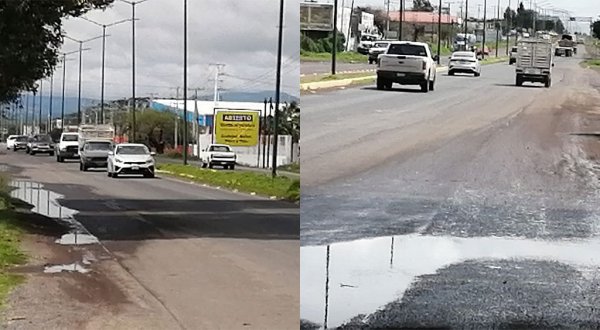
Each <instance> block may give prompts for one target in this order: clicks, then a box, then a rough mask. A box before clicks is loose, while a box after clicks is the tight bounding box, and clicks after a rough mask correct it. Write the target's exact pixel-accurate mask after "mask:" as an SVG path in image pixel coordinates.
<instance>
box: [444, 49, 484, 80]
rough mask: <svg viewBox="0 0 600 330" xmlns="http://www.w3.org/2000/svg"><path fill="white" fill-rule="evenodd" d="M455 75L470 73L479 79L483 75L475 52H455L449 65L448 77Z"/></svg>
mask: <svg viewBox="0 0 600 330" xmlns="http://www.w3.org/2000/svg"><path fill="white" fill-rule="evenodd" d="M455 73H470V74H473V75H475V77H479V76H480V75H481V64H480V63H479V59H478V58H477V55H476V54H475V52H455V53H453V54H452V56H451V57H450V63H448V75H449V76H453V75H454V74H455Z"/></svg>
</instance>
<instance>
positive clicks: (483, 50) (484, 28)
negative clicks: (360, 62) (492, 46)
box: [481, 0, 487, 59]
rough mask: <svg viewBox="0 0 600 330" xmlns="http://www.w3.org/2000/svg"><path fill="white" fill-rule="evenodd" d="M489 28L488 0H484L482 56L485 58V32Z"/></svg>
mask: <svg viewBox="0 0 600 330" xmlns="http://www.w3.org/2000/svg"><path fill="white" fill-rule="evenodd" d="M486 28H487V0H483V40H482V43H483V47H481V58H482V59H485V34H486V31H487V30H486Z"/></svg>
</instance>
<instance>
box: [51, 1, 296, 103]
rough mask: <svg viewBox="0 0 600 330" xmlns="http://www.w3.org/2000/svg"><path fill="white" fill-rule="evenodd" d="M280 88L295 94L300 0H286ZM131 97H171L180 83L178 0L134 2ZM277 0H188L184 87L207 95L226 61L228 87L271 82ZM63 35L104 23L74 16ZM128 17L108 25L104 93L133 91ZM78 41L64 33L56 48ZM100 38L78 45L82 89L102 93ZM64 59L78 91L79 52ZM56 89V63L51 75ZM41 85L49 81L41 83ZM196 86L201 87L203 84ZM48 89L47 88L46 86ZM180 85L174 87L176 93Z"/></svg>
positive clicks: (127, 13) (113, 16)
mask: <svg viewBox="0 0 600 330" xmlns="http://www.w3.org/2000/svg"><path fill="white" fill-rule="evenodd" d="M284 6H285V16H284V24H283V25H284V36H283V44H284V46H283V60H282V91H284V92H287V93H289V94H292V95H294V96H298V95H299V74H300V63H299V61H300V56H299V38H300V37H299V28H298V22H299V2H298V1H290V0H287V1H286V2H285V5H284ZM131 9H132V8H131V5H129V4H127V3H124V2H121V1H120V0H116V1H115V3H114V4H113V5H112V6H111V7H109V8H108V9H106V10H105V11H93V12H89V13H88V14H86V15H85V17H87V18H89V19H92V20H94V21H97V22H99V23H101V24H110V23H113V22H115V21H119V20H123V19H128V18H131V14H132V10H131ZM135 12H136V18H138V19H139V20H138V21H136V38H135V39H136V85H137V87H136V96H150V94H153V95H154V96H155V97H170V96H175V94H176V88H177V87H182V86H183V0H179V1H177V0H148V1H146V2H143V3H141V4H139V5H136V9H135ZM278 18H279V1H276V0H252V1H249V0H188V86H189V88H196V87H197V88H201V89H205V91H204V93H207V94H211V95H212V91H213V86H214V76H215V71H216V69H215V68H214V67H209V64H210V63H222V64H225V67H224V70H223V72H224V75H223V76H221V77H220V79H221V80H222V82H221V83H220V85H221V86H222V87H223V88H224V92H227V91H262V90H274V89H275V72H276V57H277V38H278V29H277V28H278ZM63 28H64V30H65V31H66V32H67V35H69V36H71V37H73V38H75V39H78V40H85V39H90V38H93V37H96V36H100V35H102V28H101V27H99V26H96V25H94V24H92V23H90V22H87V21H85V20H83V19H80V18H70V19H67V20H65V22H64V27H63ZM131 30H132V27H131V22H127V23H123V24H119V25H115V26H113V27H109V28H107V34H109V35H110V36H109V37H107V39H106V40H107V41H106V69H105V70H106V71H105V72H106V73H105V76H106V85H105V95H106V96H105V97H106V98H107V99H109V98H122V97H130V96H131V75H132V72H131V59H132V57H131V56H132V54H131V50H132V48H131V46H132V45H131V41H132V39H131ZM78 47H79V44H78V43H76V42H73V41H70V40H65V44H64V45H63V48H62V51H64V52H70V51H74V50H77V49H78ZM101 47H102V40H101V38H100V39H97V40H93V41H90V42H88V43H86V44H84V48H90V50H88V51H84V52H83V71H82V72H83V73H82V96H83V97H89V98H95V99H100V78H101V63H102V62H101ZM68 58H70V59H71V60H70V61H67V74H66V76H67V78H66V81H67V83H66V90H67V94H68V95H72V96H76V95H77V81H78V61H79V57H78V53H75V54H73V55H70V56H69V57H68ZM54 77H55V78H54V83H55V93H57V92H58V91H59V90H60V84H61V79H62V69H57V72H56V74H55V76H54ZM45 86H48V85H47V83H45ZM200 93H203V92H202V91H201V92H200ZM44 94H46V91H44ZM181 95H182V90H181V89H180V96H181Z"/></svg>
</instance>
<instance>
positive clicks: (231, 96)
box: [210, 91, 300, 103]
mask: <svg viewBox="0 0 600 330" xmlns="http://www.w3.org/2000/svg"><path fill="white" fill-rule="evenodd" d="M270 97H271V98H273V100H275V92H271V91H262V92H235V91H233V92H225V93H221V101H229V102H263V101H264V99H268V98H270ZM210 99H212V98H210ZM279 99H280V101H281V102H288V103H289V102H292V101H296V102H299V101H300V99H299V98H298V97H295V96H292V95H290V94H287V93H284V92H281V94H280V96H279Z"/></svg>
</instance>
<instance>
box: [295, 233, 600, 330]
mask: <svg viewBox="0 0 600 330" xmlns="http://www.w3.org/2000/svg"><path fill="white" fill-rule="evenodd" d="M599 249H600V239H598V238H594V239H587V240H583V239H573V240H554V241H544V240H538V239H521V238H504V237H449V236H444V237H440V236H424V235H419V234H411V235H403V236H390V237H378V238H374V239H364V240H357V241H351V242H342V243H335V244H331V245H328V246H304V247H302V248H301V250H300V263H301V264H302V267H301V269H300V287H301V288H302V292H301V302H300V316H301V319H303V320H305V321H310V322H311V323H313V322H314V323H317V324H320V325H321V327H322V325H323V324H324V321H325V320H326V322H327V323H326V324H327V326H328V327H330V328H333V327H337V326H340V325H342V324H344V322H348V321H349V320H350V319H351V318H353V317H355V316H357V315H368V314H370V313H373V312H375V311H377V310H378V309H380V308H382V307H383V306H385V305H386V304H388V303H390V302H392V301H396V300H398V299H401V298H402V297H403V295H404V294H405V293H406V291H407V290H408V289H409V288H410V287H411V286H412V285H414V282H415V280H416V279H418V278H420V277H421V276H426V275H431V274H435V273H436V272H437V271H438V270H440V269H443V268H444V267H448V266H450V265H456V264H460V263H463V262H467V261H469V260H475V261H477V260H480V261H481V260H483V261H485V260H490V261H491V263H490V264H489V265H488V266H490V267H491V269H497V267H499V265H496V264H494V263H492V261H494V260H497V261H498V260H505V261H507V262H508V264H510V263H511V260H530V261H535V260H539V261H552V262H557V263H562V264H566V265H571V266H574V267H575V268H576V269H578V270H580V271H587V270H589V269H592V268H593V269H597V267H598V266H600V256H599V255H598V254H597V251H598V250H599ZM469 277H470V275H469V272H466V273H465V280H467V281H468V280H469ZM560 280H561V279H560V278H554V279H552V278H549V279H548V281H549V283H552V281H560Z"/></svg>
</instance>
